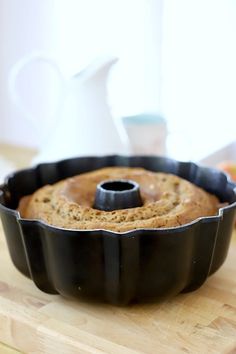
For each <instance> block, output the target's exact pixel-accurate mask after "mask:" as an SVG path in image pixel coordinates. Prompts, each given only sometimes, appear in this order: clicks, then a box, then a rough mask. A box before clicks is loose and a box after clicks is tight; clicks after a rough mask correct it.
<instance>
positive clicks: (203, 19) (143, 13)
mask: <svg viewBox="0 0 236 354" xmlns="http://www.w3.org/2000/svg"><path fill="white" fill-rule="evenodd" d="M32 51H41V52H44V53H47V54H48V55H50V56H52V57H54V58H55V59H56V61H57V63H58V64H59V65H60V67H61V70H62V71H63V73H64V75H65V77H67V78H68V77H70V76H71V75H72V74H74V73H76V72H77V71H79V70H80V69H81V68H82V67H84V65H86V64H87V63H88V62H90V61H91V60H92V59H93V58H94V57H96V56H98V55H100V54H104V53H109V54H113V55H117V56H119V57H120V62H119V64H117V67H116V68H115V69H114V71H113V74H112V77H111V82H110V100H111V103H112V107H113V113H114V114H115V115H118V116H123V115H129V114H135V113H140V112H143V111H156V112H161V113H162V114H163V115H164V117H165V118H166V119H167V121H168V124H169V129H170V133H171V134H170V136H171V139H170V141H169V146H170V148H171V150H172V154H173V153H174V154H175V155H176V157H179V158H190V159H193V158H198V157H199V158H200V157H201V156H202V155H204V154H206V153H207V152H211V151H212V150H214V149H215V148H217V147H218V146H220V145H223V144H224V143H226V142H228V141H230V140H233V139H234V138H235V135H236V134H235V131H236V118H235V117H236V2H235V1H234V0H178V1H176V0H163V1H161V0H126V1H125V0H120V1H115V0H100V1H96V0H87V1H82V0H81V1H80V0H77V1H76V0H69V1H68V0H57V1H53V0H40V1H39V0H35V1H31V0H21V1H17V0H1V1H0V53H1V56H0V124H1V127H0V141H6V142H13V143H20V144H24V145H28V146H39V145H40V141H41V140H40V139H41V135H43V132H39V131H36V130H35V129H34V127H33V126H31V125H30V124H29V122H27V121H26V120H25V119H24V117H23V115H22V114H21V112H20V111H19V110H18V109H17V108H16V107H15V106H14V105H13V104H12V103H11V100H10V97H9V93H8V88H7V80H8V75H9V71H10V68H11V66H12V65H13V64H14V63H15V62H16V61H17V60H18V59H20V58H21V57H22V56H24V55H27V54H29V53H31V52H32ZM42 73H43V74H42ZM57 85H58V82H57V80H56V78H55V75H54V74H53V73H52V72H49V68H48V67H37V66H36V64H35V66H32V67H31V68H28V70H25V71H24V72H23V73H22V75H21V76H20V78H19V82H18V88H19V89H20V92H21V94H22V99H23V100H24V102H25V103H26V104H27V105H28V106H29V107H30V109H31V111H32V113H33V114H34V115H35V116H36V117H37V119H38V120H40V121H42V130H46V129H47V127H48V124H47V119H49V116H50V112H53V109H54V106H55V104H56V100H57Z"/></svg>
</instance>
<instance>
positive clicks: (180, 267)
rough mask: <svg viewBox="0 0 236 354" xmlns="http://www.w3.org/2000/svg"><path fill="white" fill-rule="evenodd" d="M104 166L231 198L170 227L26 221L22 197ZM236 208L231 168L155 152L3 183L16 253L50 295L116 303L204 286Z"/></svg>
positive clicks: (224, 247)
mask: <svg viewBox="0 0 236 354" xmlns="http://www.w3.org/2000/svg"><path fill="white" fill-rule="evenodd" d="M105 166H132V167H144V168H146V169H148V170H152V171H162V172H169V173H173V174H176V175H178V176H181V177H183V178H185V179H187V180H189V181H191V182H193V183H194V184H196V185H198V186H200V187H202V188H204V189H205V190H207V191H209V192H211V193H214V194H216V195H217V196H218V197H219V198H220V200H221V201H222V202H227V203H229V205H228V206H225V207H223V208H221V209H220V211H219V215H217V216H212V217H202V218H199V219H197V220H195V221H193V222H191V223H189V224H186V225H183V226H179V227H173V228H166V229H137V230H132V231H128V232H124V233H118V232H111V231H106V230H86V231H83V230H68V229H61V228H57V227H53V226H50V225H47V224H45V223H44V222H41V221H36V220H27V219H22V218H21V217H20V215H19V213H18V212H17V211H16V210H15V208H16V207H17V205H18V202H19V199H20V198H21V197H22V196H25V195H27V194H31V193H33V192H34V191H35V190H36V189H38V188H40V187H41V186H43V185H45V184H48V183H55V182H57V181H58V180H60V179H63V178H66V177H69V176H73V175H76V174H80V173H83V172H87V171H91V170H95V169H98V168H101V167H105ZM235 209H236V188H235V184H233V183H232V182H230V181H229V179H227V177H226V175H225V174H224V173H221V172H219V171H217V170H215V169H210V168H206V167H199V166H197V165H195V164H194V163H186V162H178V161H174V160H171V159H168V158H163V157H154V156H148V157H147V156H146V157H144V156H143V157H140V156H133V157H126V156H105V157H83V158H74V159H68V160H64V161H60V162H56V163H45V164H41V165H39V166H37V167H35V168H30V169H26V170H23V171H19V172H16V173H14V174H12V175H10V176H8V177H7V179H6V181H5V184H4V185H2V186H1V187H0V215H1V219H2V223H3V228H4V231H5V235H6V240H7V244H8V248H9V252H10V255H11V259H12V261H13V263H14V265H15V266H16V268H17V269H19V270H20V271H21V272H22V273H23V274H25V275H26V276H28V277H30V278H31V279H32V280H33V281H34V283H35V284H36V286H37V287H38V288H39V289H40V290H42V291H44V292H46V293H50V294H57V293H59V294H62V295H64V296H69V297H76V298H86V299H92V300H94V301H106V302H109V303H112V304H117V305H126V304H128V303H130V302H137V301H139V302H140V301H142V302H147V301H162V300H165V299H168V298H170V297H171V296H173V295H176V294H178V293H180V292H188V291H193V290H195V289H197V288H199V287H200V286H201V285H202V284H203V283H204V282H205V280H206V279H207V277H208V276H209V275H210V274H212V273H214V272H215V271H216V270H217V269H218V268H219V267H220V266H221V265H222V263H223V262H224V260H225V258H226V255H227V252H228V248H229V243H230V238H231V233H232V228H233V224H234V216H235Z"/></svg>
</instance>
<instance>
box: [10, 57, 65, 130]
mask: <svg viewBox="0 0 236 354" xmlns="http://www.w3.org/2000/svg"><path fill="white" fill-rule="evenodd" d="M37 61H42V62H45V63H47V64H49V65H50V66H51V67H53V69H54V70H55V72H56V74H57V76H58V78H59V79H60V81H61V84H62V85H61V86H62V89H61V91H60V93H59V97H58V104H57V105H56V109H55V110H54V114H53V116H52V117H49V119H50V121H51V120H52V118H53V117H54V116H55V117H56V116H57V114H56V113H57V111H58V109H59V105H60V102H61V98H62V96H63V94H64V89H65V83H66V80H65V78H64V75H63V74H62V72H61V69H60V67H59V66H58V64H57V63H56V62H55V60H53V59H52V58H51V57H50V56H48V55H46V54H44V53H40V52H34V53H31V54H29V55H26V56H24V57H23V58H21V59H19V60H18V61H17V62H16V63H15V64H14V65H13V66H12V68H11V70H10V73H9V77H8V88H9V93H10V96H11V99H12V100H13V102H14V103H15V104H16V106H17V107H18V109H19V110H20V111H21V112H22V114H23V116H24V117H25V118H26V119H27V120H28V121H29V122H30V123H31V124H32V125H33V126H34V128H36V129H38V128H39V127H38V124H37V119H36V118H35V116H34V114H33V113H31V112H30V110H29V109H28V108H27V107H26V106H25V104H23V102H22V99H21V98H20V95H19V93H18V91H17V88H16V81H17V78H18V75H19V74H20V72H21V71H22V70H23V69H24V68H25V67H27V65H28V64H30V63H33V62H37Z"/></svg>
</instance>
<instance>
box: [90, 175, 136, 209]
mask: <svg viewBox="0 0 236 354" xmlns="http://www.w3.org/2000/svg"><path fill="white" fill-rule="evenodd" d="M142 205H143V202H142V198H141V194H140V188H139V185H138V183H137V182H134V181H131V180H127V179H119V180H109V181H103V182H101V183H99V184H98V185H97V189H96V195H95V200H94V205H93V207H94V208H95V209H99V210H104V211H112V210H118V209H128V208H136V207H140V206H142Z"/></svg>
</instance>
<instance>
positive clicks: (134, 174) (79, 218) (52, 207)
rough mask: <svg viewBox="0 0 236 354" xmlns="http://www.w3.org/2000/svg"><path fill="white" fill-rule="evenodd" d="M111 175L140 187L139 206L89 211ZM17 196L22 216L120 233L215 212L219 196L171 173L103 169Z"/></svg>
mask: <svg viewBox="0 0 236 354" xmlns="http://www.w3.org/2000/svg"><path fill="white" fill-rule="evenodd" d="M113 179H129V180H133V181H136V182H137V183H138V184H139V186H140V191H141V197H142V201H143V206H141V207H137V208H129V209H121V210H115V211H102V210H97V209H94V208H93V207H92V206H93V203H94V197H95V191H96V186H97V184H98V183H99V182H101V181H104V180H113ZM26 198H28V199H27V200H25V198H22V199H21V201H20V204H19V208H18V209H19V211H20V214H21V216H22V217H24V218H29V219H39V220H43V221H45V222H47V223H48V224H51V225H54V226H57V227H61V228H67V229H105V230H112V231H118V232H124V231H128V230H132V229H137V228H163V227H164V228H166V227H174V226H179V225H183V224H186V223H189V222H191V221H193V220H195V219H197V218H199V217H202V216H209V215H215V214H216V213H217V210H218V204H219V200H218V199H217V198H216V197H215V196H214V195H211V194H209V193H207V192H206V191H204V190H203V189H201V188H198V187H197V186H195V185H193V184H192V183H190V182H188V181H186V180H184V179H182V178H180V177H178V176H175V175H172V174H167V173H159V172H158V173H156V172H151V171H147V170H145V169H143V168H132V167H107V168H102V169H99V170H95V171H92V172H88V173H84V174H81V175H78V176H75V177H72V178H67V179H65V180H62V181H60V182H57V183H56V184H54V185H47V186H44V187H42V188H40V189H39V190H37V191H36V192H35V193H34V194H33V195H32V196H31V197H30V198H29V197H26Z"/></svg>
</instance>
